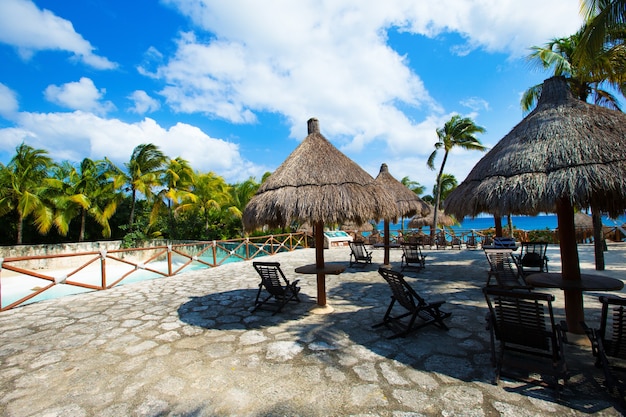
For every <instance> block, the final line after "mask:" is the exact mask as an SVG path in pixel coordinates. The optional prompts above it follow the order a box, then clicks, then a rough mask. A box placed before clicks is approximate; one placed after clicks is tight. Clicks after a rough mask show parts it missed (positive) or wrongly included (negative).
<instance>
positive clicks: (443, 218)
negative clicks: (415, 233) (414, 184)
mask: <svg viewBox="0 0 626 417" xmlns="http://www.w3.org/2000/svg"><path fill="white" fill-rule="evenodd" d="M428 206H429V208H430V212H429V213H428V214H426V215H417V216H414V217H413V218H412V219H411V220H409V227H410V228H413V229H414V228H419V227H424V226H429V227H433V222H434V221H435V208H434V207H433V206H431V205H430V204H429V205H428ZM437 223H438V224H437V226H452V225H454V224H456V220H455V219H454V217H451V216H448V215H447V214H446V213H444V212H443V211H442V210H439V211H438V212H437Z"/></svg>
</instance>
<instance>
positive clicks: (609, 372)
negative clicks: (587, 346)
mask: <svg viewBox="0 0 626 417" xmlns="http://www.w3.org/2000/svg"><path fill="white" fill-rule="evenodd" d="M599 300H600V303H601V304H602V316H601V319H600V327H599V328H598V329H594V328H590V327H588V326H587V325H586V324H585V323H581V324H582V326H583V328H584V329H585V332H586V333H587V336H588V337H589V340H590V341H591V351H592V353H593V356H595V357H596V366H597V367H598V368H602V369H603V370H604V378H605V386H606V388H607V389H608V390H609V392H612V391H614V390H615V389H617V392H618V393H619V396H620V402H621V404H622V406H626V399H625V398H624V397H625V396H626V382H625V380H624V377H626V298H621V297H617V296H604V295H603V296H600V298H599Z"/></svg>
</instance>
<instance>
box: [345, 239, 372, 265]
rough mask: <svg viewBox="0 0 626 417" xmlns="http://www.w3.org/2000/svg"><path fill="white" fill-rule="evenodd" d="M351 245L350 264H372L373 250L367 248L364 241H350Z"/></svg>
mask: <svg viewBox="0 0 626 417" xmlns="http://www.w3.org/2000/svg"><path fill="white" fill-rule="evenodd" d="M348 245H349V246H350V266H352V265H353V264H358V263H362V264H371V263H372V252H370V251H368V250H367V249H366V248H365V243H364V242H355V241H352V242H348Z"/></svg>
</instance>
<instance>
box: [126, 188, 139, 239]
mask: <svg viewBox="0 0 626 417" xmlns="http://www.w3.org/2000/svg"><path fill="white" fill-rule="evenodd" d="M136 198H137V191H135V190H134V189H133V194H132V198H131V201H130V219H128V225H129V227H130V230H133V229H134V228H133V221H134V220H135V200H136Z"/></svg>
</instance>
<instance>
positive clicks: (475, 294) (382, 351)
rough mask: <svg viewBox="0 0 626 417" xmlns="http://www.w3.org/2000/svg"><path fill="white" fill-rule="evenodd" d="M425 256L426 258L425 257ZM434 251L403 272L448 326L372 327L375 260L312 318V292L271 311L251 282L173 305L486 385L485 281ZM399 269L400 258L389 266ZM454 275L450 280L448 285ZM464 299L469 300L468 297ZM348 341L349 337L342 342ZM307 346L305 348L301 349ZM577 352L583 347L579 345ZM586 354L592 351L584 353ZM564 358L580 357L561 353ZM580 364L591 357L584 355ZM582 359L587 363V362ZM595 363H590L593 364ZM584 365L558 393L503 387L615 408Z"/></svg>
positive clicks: (237, 325)
mask: <svg viewBox="0 0 626 417" xmlns="http://www.w3.org/2000/svg"><path fill="white" fill-rule="evenodd" d="M429 259H430V261H429ZM435 260H436V255H434V254H431V255H429V258H427V265H426V268H424V269H422V270H419V271H410V270H408V269H407V270H406V271H405V277H406V279H407V281H408V282H409V284H410V285H411V286H412V287H414V288H415V290H416V291H417V292H418V293H419V294H420V295H421V296H423V297H424V298H425V299H426V300H427V301H430V300H432V299H436V298H443V299H444V300H445V299H446V295H447V296H448V297H449V298H450V299H451V300H450V302H446V303H445V304H444V305H443V306H442V310H444V311H449V312H451V313H452V316H451V317H450V318H448V319H446V324H447V325H448V327H450V330H449V331H445V330H442V329H440V328H438V327H435V326H426V327H423V328H420V329H417V330H416V331H414V332H412V333H410V334H409V335H407V336H406V337H400V338H397V339H388V337H389V336H391V335H393V334H394V333H393V331H392V330H391V329H388V328H386V327H384V326H383V327H379V328H373V325H375V324H377V323H380V322H381V321H382V318H383V316H384V314H385V311H386V309H387V307H388V305H389V302H390V295H391V292H390V289H389V286H388V285H387V283H386V282H384V280H383V279H382V277H380V281H372V280H368V281H367V282H365V281H363V280H359V274H360V273H361V272H364V271H366V272H367V271H373V270H376V269H377V268H378V266H379V265H376V264H372V265H366V266H365V268H363V269H361V268H360V267H357V268H354V267H353V268H348V269H346V271H345V272H344V273H342V274H341V275H340V276H338V277H337V281H336V285H333V286H330V287H329V288H328V292H327V295H328V299H329V300H331V304H332V306H334V308H335V311H334V312H333V313H331V314H327V315H316V317H317V318H316V320H313V321H310V320H306V318H307V317H308V316H310V315H311V314H312V313H311V312H310V310H311V309H312V308H313V307H314V306H315V298H314V297H310V296H308V295H307V294H305V293H303V292H301V293H300V294H299V296H300V300H301V302H300V303H296V302H290V303H289V304H287V305H285V306H284V307H283V309H282V311H281V312H280V313H278V314H275V315H273V314H272V313H273V312H274V310H271V308H273V307H274V306H273V305H271V306H268V308H267V309H265V308H264V309H259V310H257V311H255V312H254V313H252V312H251V311H252V309H253V306H254V300H255V297H256V294H257V289H256V288H251V289H237V290H231V291H224V292H219V293H211V294H206V295H203V296H198V297H191V298H190V299H189V301H187V302H185V303H183V304H182V305H181V306H180V307H179V308H178V310H177V311H178V315H179V318H180V320H181V321H183V322H185V323H187V324H190V325H193V326H198V327H201V328H204V329H209V330H223V331H227V330H243V331H246V330H254V329H262V328H268V327H271V326H282V327H283V328H282V330H281V331H282V332H289V333H290V334H291V335H293V338H294V339H295V341H296V342H297V343H301V344H302V345H305V346H307V345H309V344H311V343H313V342H314V343H317V344H318V345H319V346H325V347H327V349H324V350H321V351H320V350H316V351H315V352H312V353H313V354H315V355H316V358H317V359H318V360H325V359H324V358H325V357H326V360H328V361H329V362H331V361H337V362H339V361H340V359H339V357H340V356H341V355H345V354H346V350H345V349H348V351H349V354H353V355H360V354H364V352H363V351H362V350H363V349H364V350H365V351H369V352H370V353H371V354H375V355H380V356H381V357H385V358H387V359H389V360H392V361H394V362H397V363H399V364H403V365H405V366H407V367H410V368H412V369H414V370H415V371H418V372H425V373H427V374H428V375H431V374H435V375H439V376H440V377H441V378H443V379H444V381H445V379H446V378H452V379H455V380H459V381H464V382H478V383H484V384H491V381H492V379H493V373H494V369H493V367H492V365H491V361H490V348H489V333H488V331H487V330H485V315H486V313H487V311H488V309H487V305H486V303H484V302H483V303H480V302H479V303H476V302H475V301H471V300H484V297H483V295H482V286H483V285H484V284H485V281H484V280H483V278H482V276H480V278H481V279H477V278H478V274H465V275H460V276H455V277H452V278H445V277H450V274H444V273H443V272H444V271H443V269H441V268H446V266H445V265H436V264H434V262H435ZM391 267H392V268H394V269H397V270H400V263H399V262H398V263H397V264H395V263H394V264H393V265H391ZM468 268H471V269H474V270H477V269H478V270H480V271H485V276H486V270H487V262H486V260H485V261H484V262H482V261H478V260H477V261H475V262H474V263H473V264H472V265H471V266H468ZM451 282H453V284H454V285H453V286H451V285H450V284H451ZM466 301H467V302H466ZM347 340H349V343H348V342H347ZM304 352H308V351H307V350H306V349H305V350H304ZM581 354H587V352H583V353H581ZM588 355H589V356H590V355H591V353H590V352H588ZM566 359H567V361H568V365H570V363H573V362H574V361H576V359H577V358H575V357H572V358H571V359H570V358H566ZM585 359H586V360H585V363H587V362H589V363H592V362H593V360H592V359H591V358H585ZM585 366H586V365H585ZM591 366H592V367H593V364H591ZM582 367H583V366H582V365H578V366H576V367H574V368H573V369H572V368H571V367H570V369H571V370H572V376H573V378H572V379H570V382H569V383H568V384H567V385H566V386H565V388H564V390H563V392H562V393H561V396H560V398H556V392H555V390H554V389H553V388H551V387H541V386H536V385H529V384H527V383H524V382H521V381H517V380H514V379H509V378H507V377H504V376H503V377H502V378H501V380H502V382H501V389H503V390H505V391H508V392H513V393H518V394H520V395H523V396H526V397H529V398H537V399H542V400H544V401H548V402H553V403H557V404H560V405H563V406H566V407H569V408H571V409H573V410H577V411H580V412H584V413H589V414H592V413H595V412H598V411H601V410H603V409H606V408H610V407H613V406H615V407H618V405H617V404H618V403H617V401H615V399H614V398H612V397H611V396H610V394H608V393H607V392H606V390H604V389H603V387H601V386H599V383H598V381H596V379H594V377H593V376H592V375H590V373H589V370H588V369H586V368H585V369H582Z"/></svg>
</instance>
